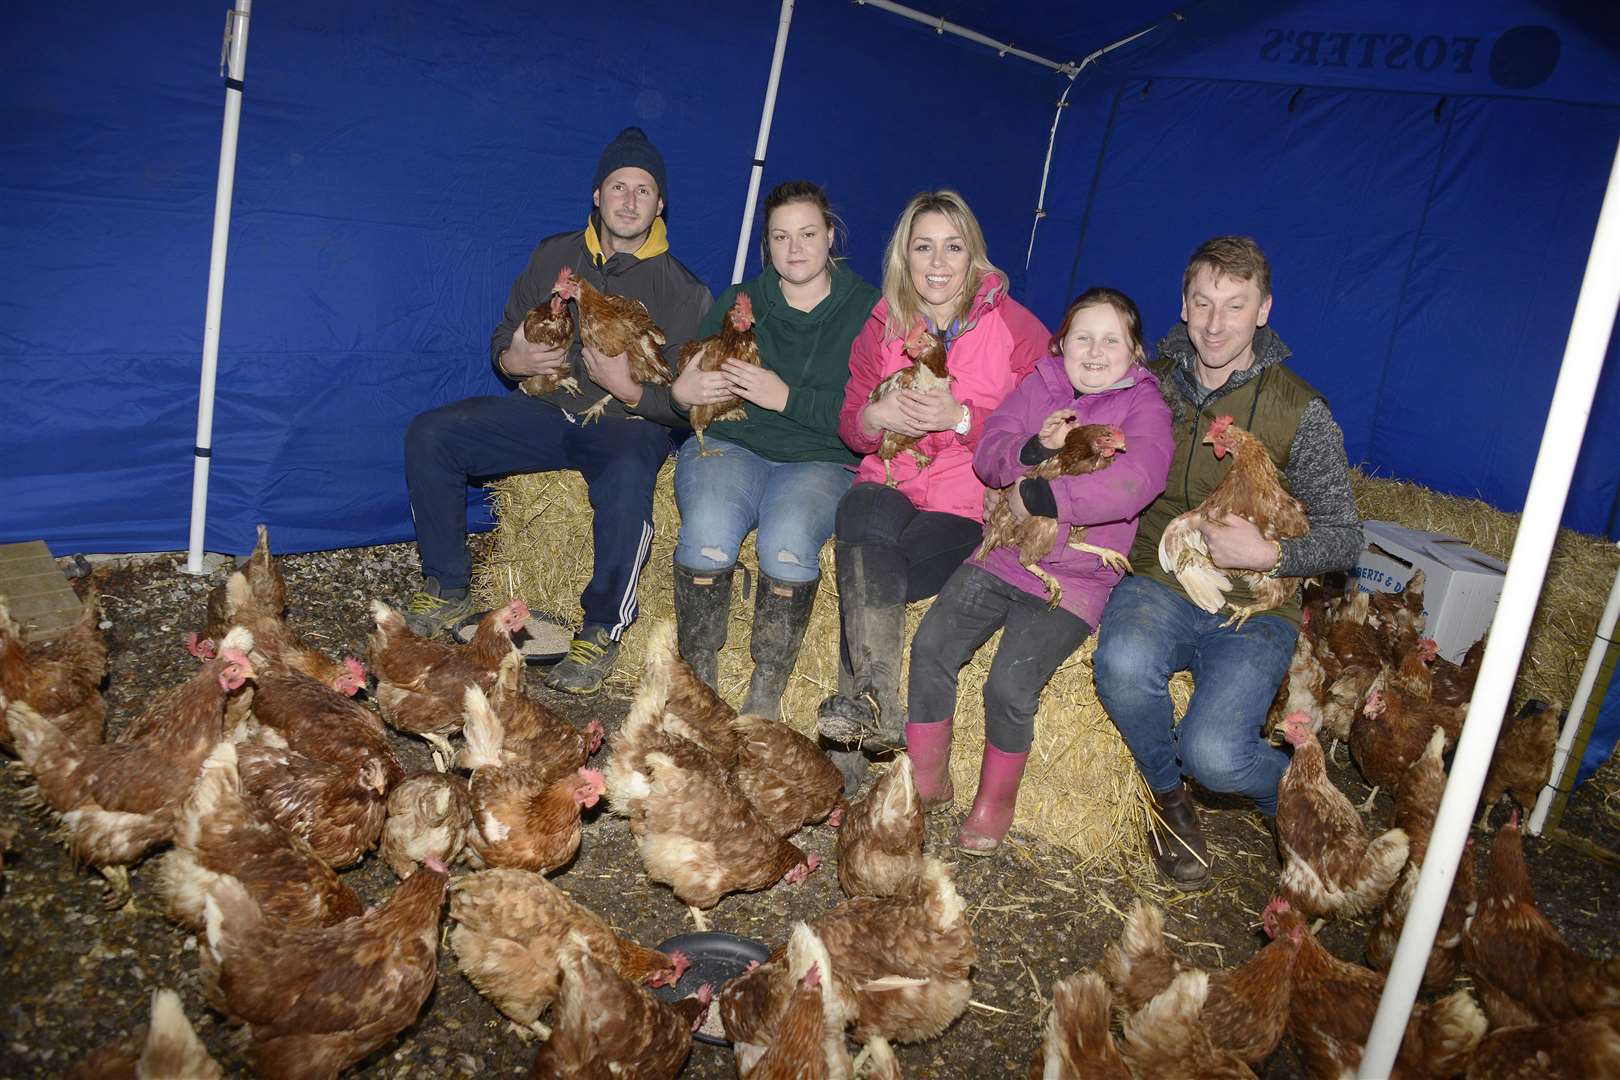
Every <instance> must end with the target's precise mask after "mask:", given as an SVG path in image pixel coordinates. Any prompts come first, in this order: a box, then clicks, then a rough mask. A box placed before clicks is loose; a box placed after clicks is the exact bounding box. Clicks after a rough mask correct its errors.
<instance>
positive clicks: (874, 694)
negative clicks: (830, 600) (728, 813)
mask: <svg viewBox="0 0 1620 1080" xmlns="http://www.w3.org/2000/svg"><path fill="white" fill-rule="evenodd" d="M836 562H837V567H838V596H839V609H840V613H841V614H842V616H843V629H844V639H843V648H842V650H841V651H842V655H843V659H844V661H845V662H846V663H847V665H848V669H847V672H841V673H840V675H839V688H840V692H839V693H837V694H834V695H833V696H832V697H830V698H828V699H827V700H825V701H823V702H822V703H821V708H820V709H819V710H818V712H817V716H816V730H817V731H819V732H820V733H821V734H822V735H823V736H824V737H825V738H827V739H828V740H829V741H830V742H834V743H838V744H841V745H846V746H847V745H858V746H860V747H862V748H863V749H866V750H872V751H883V750H899V749H902V748H903V747H904V746H905V743H906V736H905V731H906V710H905V706H904V705H902V704H901V702H900V660H901V656H902V653H903V652H904V651H905V638H906V559H905V556H904V555H902V554H901V553H900V552H899V551H897V550H896V549H895V548H894V547H893V546H892V545H889V544H843V543H840V544H839V545H838V546H837V548H836ZM846 675H847V683H846V678H845V676H846ZM846 685H847V686H848V687H850V688H851V689H852V691H853V692H846V691H845V690H844V687H845V686H846Z"/></svg>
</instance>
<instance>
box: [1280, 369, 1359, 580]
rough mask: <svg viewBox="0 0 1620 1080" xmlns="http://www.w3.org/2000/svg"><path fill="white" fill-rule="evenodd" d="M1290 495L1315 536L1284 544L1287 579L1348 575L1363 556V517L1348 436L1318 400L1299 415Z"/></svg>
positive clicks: (1283, 573)
mask: <svg viewBox="0 0 1620 1080" xmlns="http://www.w3.org/2000/svg"><path fill="white" fill-rule="evenodd" d="M1288 489H1289V491H1290V492H1292V493H1293V496H1294V498H1296V499H1298V500H1299V501H1300V502H1301V503H1303V504H1304V506H1305V516H1306V517H1308V518H1309V519H1310V522H1311V531H1310V533H1309V534H1308V535H1306V536H1301V537H1299V538H1297V539H1294V540H1285V541H1283V544H1282V568H1281V570H1280V574H1281V576H1283V577H1315V576H1316V575H1318V574H1326V573H1329V572H1330V571H1333V570H1348V569H1350V568H1351V567H1352V566H1354V565H1355V564H1356V557H1357V556H1359V555H1360V554H1361V544H1362V540H1361V515H1360V513H1359V512H1358V511H1357V510H1356V500H1355V495H1354V494H1353V493H1352V492H1351V490H1350V463H1349V461H1348V459H1347V458H1346V457H1345V454H1344V431H1343V430H1341V429H1340V427H1339V425H1338V423H1337V422H1336V421H1335V420H1334V419H1333V414H1332V413H1331V412H1329V411H1328V407H1327V403H1326V402H1324V401H1323V400H1322V399H1321V398H1316V399H1314V400H1312V401H1311V403H1310V404H1309V405H1307V406H1305V411H1304V412H1303V413H1301V414H1300V417H1299V426H1298V427H1297V428H1296V429H1295V431H1294V442H1293V445H1292V446H1290V447H1289V450H1288Z"/></svg>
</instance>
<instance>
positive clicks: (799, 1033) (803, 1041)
mask: <svg viewBox="0 0 1620 1080" xmlns="http://www.w3.org/2000/svg"><path fill="white" fill-rule="evenodd" d="M812 973H814V974H813V975H812ZM851 1005H852V1002H851V1000H850V998H849V997H848V995H847V994H845V993H843V992H842V991H841V990H840V989H839V985H838V983H837V981H836V980H835V978H834V969H833V967H832V960H831V958H830V957H829V956H828V954H827V947H826V945H825V944H824V943H823V942H822V940H821V938H820V937H819V936H818V935H817V934H816V932H815V931H814V930H812V929H811V928H810V927H809V926H808V925H806V924H805V923H802V922H800V923H795V924H794V926H793V932H792V933H791V934H790V935H789V936H788V941H787V944H786V945H785V946H783V947H782V948H780V949H778V950H777V952H776V955H774V956H773V957H772V958H771V960H770V961H769V962H767V963H765V964H763V965H751V966H750V967H749V969H748V970H747V971H746V972H745V973H744V974H743V975H740V976H738V977H737V978H734V979H732V980H731V981H730V982H728V983H727V984H726V985H725V986H724V987H723V988H722V989H721V991H720V996H719V1002H718V1006H717V1011H718V1012H719V1014H720V1023H721V1026H722V1027H723V1028H724V1029H725V1031H726V1037H727V1038H729V1039H730V1040H731V1047H732V1052H733V1054H734V1055H735V1056H736V1060H737V1074H738V1075H739V1076H742V1077H753V1078H756V1080H792V1078H794V1077H797V1076H804V1077H807V1078H808V1077H832V1078H837V1080H845V1078H847V1077H849V1076H850V1075H851V1069H852V1064H853V1063H852V1062H851V1061H850V1059H849V1053H848V1051H847V1050H845V1048H844V1027H845V1025H846V1024H847V1023H848V1022H849V1018H850V1014H849V1009H850V1007H851ZM795 1070H797V1071H795Z"/></svg>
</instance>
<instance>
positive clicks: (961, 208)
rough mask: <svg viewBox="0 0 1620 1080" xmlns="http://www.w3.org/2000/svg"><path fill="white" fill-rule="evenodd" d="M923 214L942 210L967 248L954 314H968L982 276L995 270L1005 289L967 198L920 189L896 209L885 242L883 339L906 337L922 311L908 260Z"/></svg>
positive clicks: (941, 212)
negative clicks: (965, 274)
mask: <svg viewBox="0 0 1620 1080" xmlns="http://www.w3.org/2000/svg"><path fill="white" fill-rule="evenodd" d="M922 214H943V215H944V216H945V218H946V220H948V221H949V222H950V223H951V228H953V229H955V230H956V233H957V235H958V236H960V237H961V238H962V243H963V244H964V245H965V246H966V247H967V254H968V278H967V282H966V283H965V284H964V285H963V287H962V296H961V299H960V300H958V301H957V310H956V312H955V315H956V317H958V318H959V317H961V316H963V315H966V314H967V313H968V311H969V310H971V309H972V307H973V298H974V297H975V296H977V295H978V292H979V286H980V285H981V284H983V282H984V279H985V275H987V274H995V275H996V276H997V277H999V278H1000V279H1001V282H1002V285H1003V287H1005V286H1006V283H1007V275H1006V274H1003V273H1002V272H1001V271H1000V270H999V269H997V268H996V266H995V264H994V263H992V262H991V261H990V253H989V251H988V249H987V248H986V247H985V243H984V230H982V229H980V228H979V219H978V218H976V217H974V216H973V211H972V210H970V209H968V204H967V200H965V199H963V198H962V196H960V195H958V194H957V193H956V192H954V191H951V190H950V189H949V188H941V189H940V190H938V191H920V192H918V193H917V194H916V195H913V196H912V197H911V201H910V202H908V203H906V208H905V209H904V210H902V211H901V212H900V220H899V221H896V222H895V223H894V232H893V233H892V234H890V236H889V246H888V248H886V249H885V250H884V252H883V299H884V300H886V301H888V305H889V317H888V321H887V323H886V324H885V325H884V328H883V336H884V337H885V338H886V339H893V338H903V337H905V336H906V332H907V331H908V330H910V329H911V326H912V324H913V323H915V322H916V321H917V316H918V315H920V314H922V310H923V302H922V297H921V296H919V295H918V293H917V287H916V286H915V285H913V284H912V283H911V260H910V248H911V229H912V226H913V225H915V224H916V221H917V218H918V217H919V216H920V215H922Z"/></svg>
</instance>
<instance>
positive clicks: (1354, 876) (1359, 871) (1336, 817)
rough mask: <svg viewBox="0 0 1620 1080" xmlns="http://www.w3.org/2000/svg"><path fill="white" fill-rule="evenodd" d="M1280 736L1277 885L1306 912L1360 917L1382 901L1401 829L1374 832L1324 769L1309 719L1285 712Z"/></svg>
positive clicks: (1400, 850)
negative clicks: (1282, 765)
mask: <svg viewBox="0 0 1620 1080" xmlns="http://www.w3.org/2000/svg"><path fill="white" fill-rule="evenodd" d="M1283 737H1284V738H1285V739H1287V740H1288V742H1289V743H1290V744H1291V745H1292V746H1293V748H1294V756H1293V760H1292V761H1290V762H1289V763H1288V768H1287V770H1285V771H1284V772H1283V776H1282V780H1281V781H1279V782H1278V784H1277V847H1278V849H1279V851H1280V852H1281V853H1282V860H1283V868H1282V890H1283V895H1285V896H1286V897H1287V898H1288V900H1289V902H1290V903H1291V904H1293V905H1294V906H1295V907H1296V908H1298V909H1299V910H1301V911H1303V912H1305V913H1306V914H1307V915H1311V916H1315V917H1320V918H1329V917H1332V916H1335V915H1359V914H1360V913H1361V912H1363V911H1369V910H1371V909H1372V908H1373V907H1375V906H1376V905H1377V904H1378V903H1379V902H1381V901H1382V900H1383V899H1384V895H1385V894H1386V893H1388V892H1389V890H1390V886H1392V885H1393V884H1394V883H1395V879H1396V878H1397V877H1398V876H1399V875H1400V872H1401V867H1402V866H1404V865H1405V864H1406V855H1407V849H1408V841H1407V836H1406V832H1405V830H1402V829H1390V830H1389V831H1388V832H1385V833H1383V834H1381V835H1379V836H1377V837H1374V836H1372V835H1371V834H1370V833H1368V831H1367V826H1366V824H1365V823H1364V822H1363V821H1362V820H1361V815H1360V814H1359V813H1358V812H1357V811H1356V808H1355V807H1354V806H1352V805H1351V804H1350V800H1349V799H1347V798H1345V797H1344V793H1343V792H1342V791H1340V790H1339V788H1338V785H1336V784H1335V783H1333V781H1332V780H1330V779H1329V778H1328V775H1327V762H1326V760H1325V758H1324V755H1323V754H1322V744H1321V743H1319V742H1317V741H1316V736H1315V735H1313V734H1311V731H1310V718H1309V717H1308V716H1306V715H1305V714H1304V713H1293V714H1290V715H1289V716H1288V717H1287V718H1286V719H1284V720H1283Z"/></svg>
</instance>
